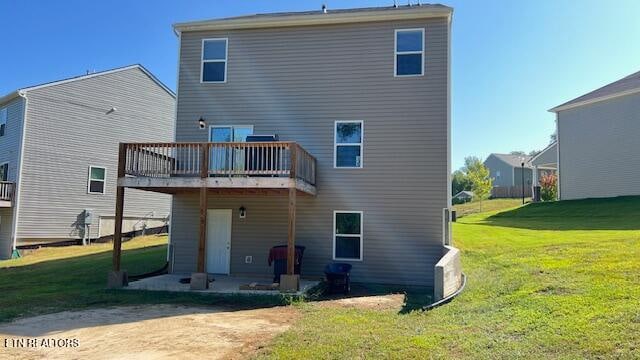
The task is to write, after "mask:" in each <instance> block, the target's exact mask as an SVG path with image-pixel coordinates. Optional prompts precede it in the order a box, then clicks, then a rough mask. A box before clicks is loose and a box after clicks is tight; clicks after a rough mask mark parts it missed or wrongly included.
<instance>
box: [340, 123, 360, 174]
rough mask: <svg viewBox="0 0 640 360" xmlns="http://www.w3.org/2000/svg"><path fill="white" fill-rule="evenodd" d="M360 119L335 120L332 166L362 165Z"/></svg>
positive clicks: (356, 166) (355, 166)
mask: <svg viewBox="0 0 640 360" xmlns="http://www.w3.org/2000/svg"><path fill="white" fill-rule="evenodd" d="M362 138H363V129H362V121H336V125H335V140H334V147H335V149H334V154H335V155H334V156H335V158H334V167H337V168H361V167H362V142H363V141H362Z"/></svg>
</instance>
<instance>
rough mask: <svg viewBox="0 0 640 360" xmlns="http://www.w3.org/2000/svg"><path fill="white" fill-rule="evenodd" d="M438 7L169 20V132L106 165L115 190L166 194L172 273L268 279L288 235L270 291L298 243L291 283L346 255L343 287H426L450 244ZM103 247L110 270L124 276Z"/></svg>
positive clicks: (445, 62) (444, 33)
mask: <svg viewBox="0 0 640 360" xmlns="http://www.w3.org/2000/svg"><path fill="white" fill-rule="evenodd" d="M451 15H452V9H451V8H449V7H446V6H442V5H421V6H417V5H416V6H401V7H384V8H365V9H349V10H324V11H323V10H318V11H308V12H301V13H279V14H261V15H251V16H241V17H235V18H227V19H216V20H206V21H196V22H187V23H179V24H176V25H175V26H174V29H175V31H176V33H177V34H178V36H179V44H180V45H179V47H180V51H179V77H178V78H179V79H178V100H177V102H178V104H177V119H176V141H177V142H176V143H171V144H148V146H140V145H136V144H122V146H121V149H120V156H121V159H122V160H121V161H122V162H121V164H120V165H121V169H120V173H119V177H120V179H119V185H120V187H121V188H122V191H123V192H124V188H143V189H147V190H154V191H160V192H164V193H170V194H173V206H172V227H171V233H170V248H171V256H170V261H171V272H173V273H176V274H181V273H184V274H189V273H193V275H192V279H191V285H192V288H205V287H207V286H208V284H207V280H203V274H205V273H209V274H229V275H232V276H233V275H244V276H246V275H256V276H258V275H262V276H268V274H270V272H271V269H270V268H269V265H268V261H267V258H268V256H269V251H270V249H271V248H272V247H273V246H274V245H287V246H288V252H287V255H288V268H287V273H288V274H287V275H285V276H283V277H282V279H281V280H282V281H281V289H282V288H283V287H284V288H289V287H293V288H295V287H296V286H297V281H298V275H297V274H294V262H297V260H295V258H296V257H297V255H296V254H294V253H295V252H294V248H293V246H294V245H299V246H304V247H305V251H304V256H303V261H302V264H301V276H303V277H316V278H317V277H320V276H322V274H323V269H324V267H325V265H327V264H328V263H331V262H345V263H350V264H352V266H353V268H352V280H353V281H359V282H373V283H393V284H413V285H429V286H431V285H432V284H434V280H435V276H434V274H435V272H436V270H435V265H436V263H438V261H440V260H441V258H442V257H443V253H444V252H447V251H448V250H447V249H448V248H445V246H444V245H445V244H447V243H448V234H449V230H448V229H449V224H448V221H447V219H446V218H447V210H448V208H449V207H450V193H451V191H450V181H449V174H450V75H449V72H450V65H449V63H450V43H449V39H450V26H451ZM256 135H260V136H256ZM275 140H277V141H275ZM149 164H150V165H149ZM119 199H120V200H119V201H124V203H125V204H126V201H125V200H124V199H123V198H119ZM127 201H128V200H127ZM114 247H115V251H114V264H115V265H116V266H115V270H116V271H114V272H112V273H111V276H112V278H111V279H110V280H111V282H112V285H114V284H117V283H118V282H120V285H123V284H122V281H123V278H122V276H123V274H122V270H121V269H120V268H119V256H120V255H119V254H120V244H119V242H118V239H117V238H116V242H115V243H114ZM456 279H458V280H459V276H458V277H457V278H456ZM456 281H457V280H456ZM212 284H213V285H212V286H214V287H215V282H214V283H212Z"/></svg>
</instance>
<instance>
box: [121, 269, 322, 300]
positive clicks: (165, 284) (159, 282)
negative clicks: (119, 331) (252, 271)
mask: <svg viewBox="0 0 640 360" xmlns="http://www.w3.org/2000/svg"><path fill="white" fill-rule="evenodd" d="M210 276H211V277H213V279H214V281H213V282H210V283H209V288H208V289H205V290H191V287H190V285H189V284H183V283H181V282H180V279H184V278H190V277H191V275H190V274H166V275H159V276H154V277H150V278H146V279H142V280H138V281H133V282H130V283H129V286H127V287H125V288H124V289H129V290H151V291H177V292H182V291H193V292H198V293H214V294H216V293H217V294H255V295H280V294H282V293H281V292H280V291H278V290H240V286H242V285H248V284H251V283H258V284H263V285H270V284H271V283H272V280H273V279H272V278H270V277H242V276H230V275H210ZM319 283H320V281H315V280H307V279H300V290H299V291H297V292H293V293H287V294H289V295H302V294H304V293H306V292H307V291H308V290H309V289H311V288H313V287H314V286H316V285H318V284H319Z"/></svg>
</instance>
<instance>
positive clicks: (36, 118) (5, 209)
mask: <svg viewBox="0 0 640 360" xmlns="http://www.w3.org/2000/svg"><path fill="white" fill-rule="evenodd" d="M174 113H175V95H174V93H173V92H172V91H171V90H170V89H168V88H167V87H166V86H165V85H163V84H162V83H161V82H160V81H159V80H158V79H156V77H155V76H153V75H152V74H151V73H150V72H149V71H148V70H146V69H145V68H144V67H142V66H140V65H132V66H126V67H122V68H117V69H113V70H108V71H103V72H97V73H91V74H87V75H83V76H78V77H74V78H70V79H65V80H59V81H54V82H50V83H46V84H42V85H37V86H31V87H27V88H22V89H19V90H16V91H14V92H11V93H9V94H7V95H5V96H3V97H1V98H0V180H1V182H0V259H6V258H8V257H10V256H11V254H12V253H13V251H14V250H15V249H16V248H19V247H22V246H39V245H42V244H50V243H53V242H67V241H69V240H79V239H85V240H90V239H95V238H97V237H100V236H108V235H110V234H113V230H114V217H115V208H114V205H115V195H116V191H115V190H116V173H117V171H116V170H117V163H118V158H117V149H118V143H119V142H121V141H131V142H134V141H171V140H172V139H173V119H174ZM129 195H130V197H129V200H130V201H129V202H128V203H127V208H126V209H125V216H124V229H125V231H128V230H140V229H141V228H143V227H158V226H162V224H164V223H165V222H166V220H167V217H168V214H169V209H170V201H171V199H170V197H169V196H167V195H163V194H157V193H152V192H142V191H139V190H132V191H131V192H130V194H129Z"/></svg>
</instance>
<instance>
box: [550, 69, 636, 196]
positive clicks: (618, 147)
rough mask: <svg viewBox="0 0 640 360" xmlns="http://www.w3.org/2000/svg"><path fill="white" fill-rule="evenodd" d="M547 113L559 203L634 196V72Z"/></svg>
mask: <svg viewBox="0 0 640 360" xmlns="http://www.w3.org/2000/svg"><path fill="white" fill-rule="evenodd" d="M549 111H551V112H554V113H556V125H557V133H558V148H557V154H558V194H559V197H560V199H562V200H570V199H583V198H598V197H614V196H623V195H640V158H639V157H638V151H639V150H640V145H639V144H640V142H639V141H638V134H640V72H636V73H634V74H631V75H629V76H627V77H625V78H623V79H620V80H618V81H616V82H613V83H611V84H609V85H606V86H603V87H601V88H599V89H597V90H594V91H592V92H590V93H588V94H585V95H582V96H580V97H578V98H576V99H573V100H571V101H569V102H566V103H564V104H562V105H559V106H556V107H554V108H553V109H551V110H549Z"/></svg>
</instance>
